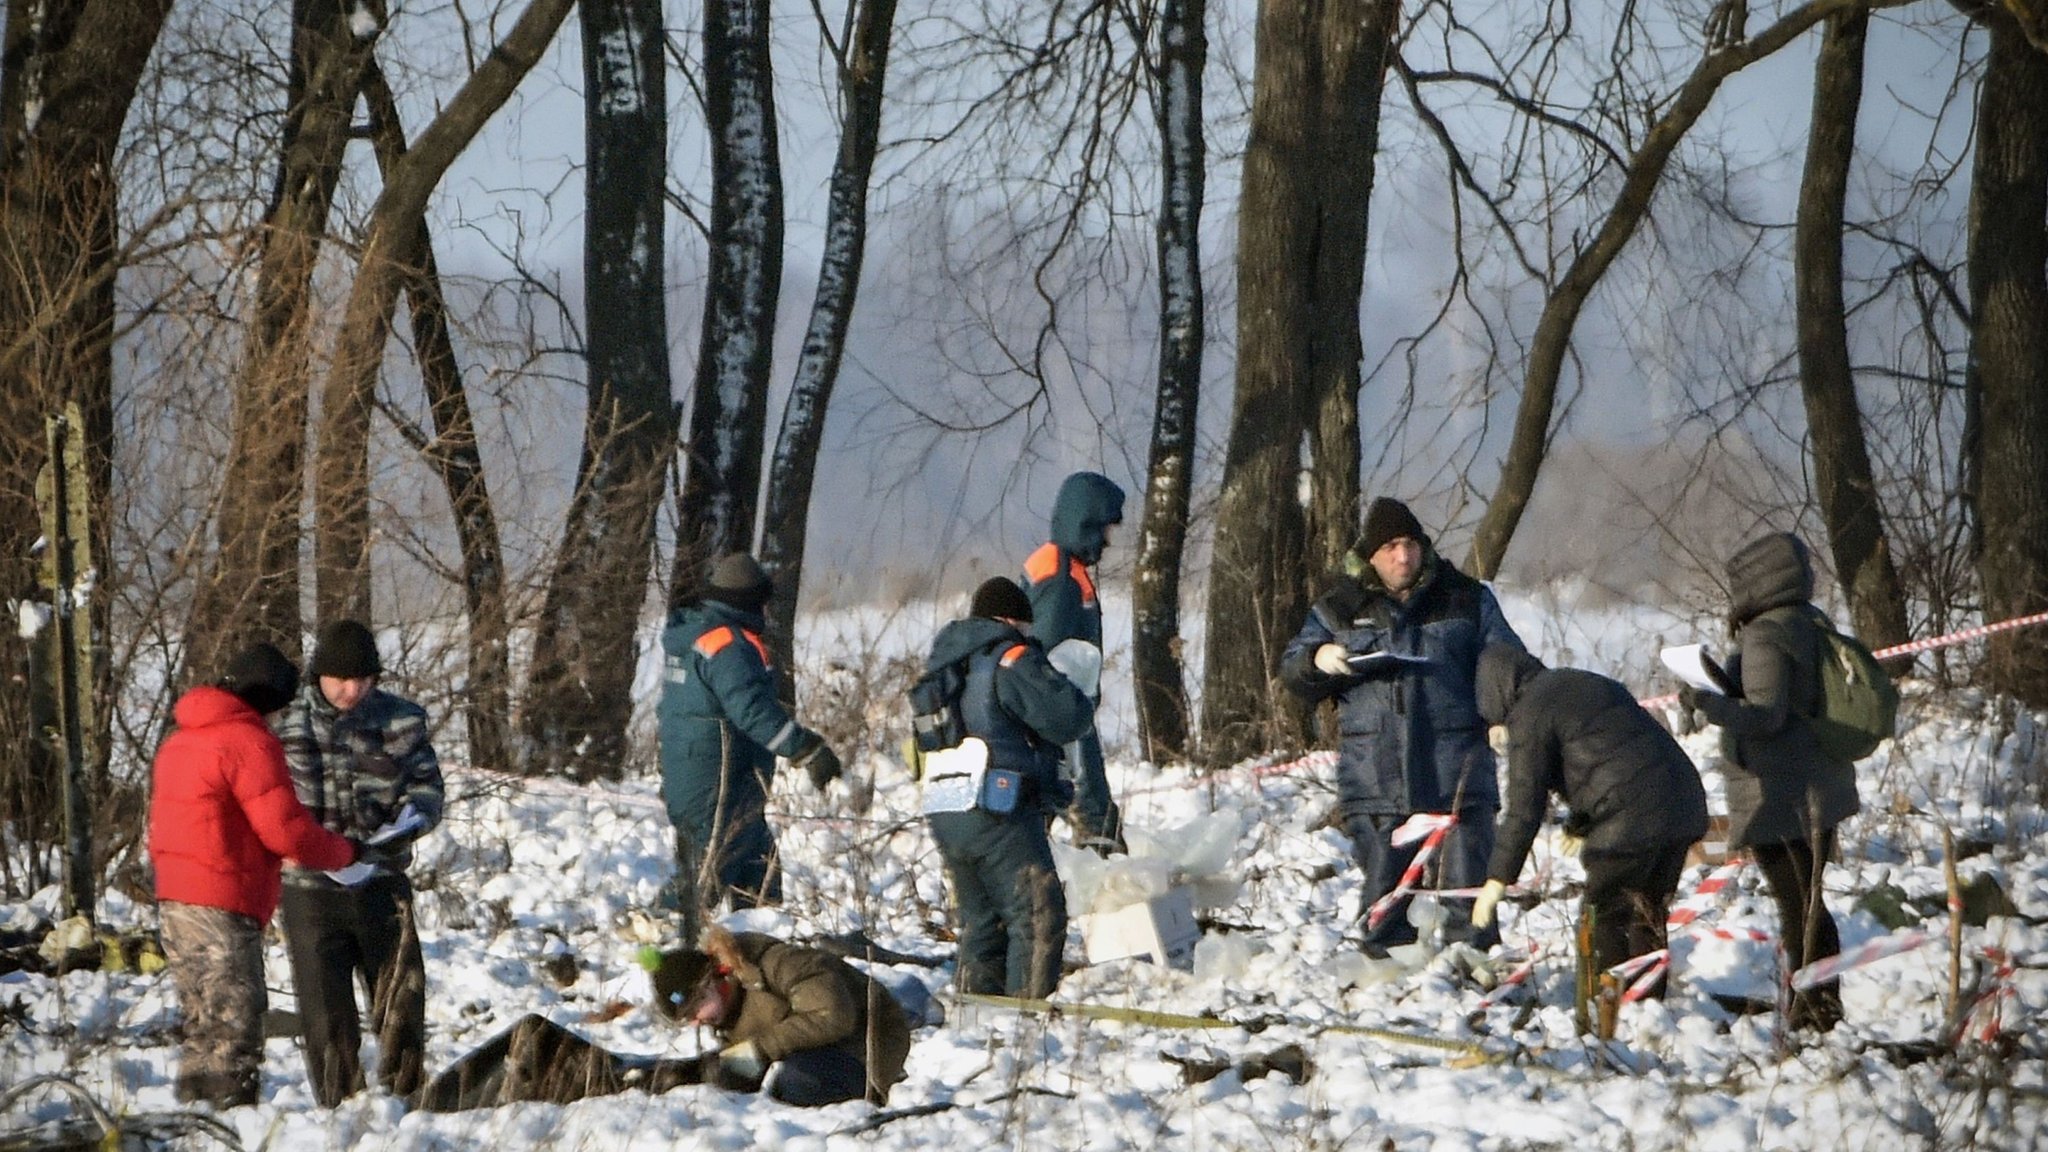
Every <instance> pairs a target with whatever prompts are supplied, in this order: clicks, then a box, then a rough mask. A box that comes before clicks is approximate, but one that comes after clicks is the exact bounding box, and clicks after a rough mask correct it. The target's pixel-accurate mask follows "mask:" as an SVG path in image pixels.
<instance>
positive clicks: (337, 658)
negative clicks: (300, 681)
mask: <svg viewBox="0 0 2048 1152" xmlns="http://www.w3.org/2000/svg"><path fill="white" fill-rule="evenodd" d="M383 671H384V662H383V661H382V660H379V659H378V658H377V638H376V637H375V636H373V635H371V634H370V629H369V628H368V626H366V625H364V624H363V623H362V622H361V621H359V620H336V621H335V622H334V623H332V624H329V625H328V626H327V627H325V628H322V629H321V630H320V638H319V639H318V640H317V641H315V642H314V644H313V659H312V661H311V662H310V663H308V664H307V665H306V674H307V675H308V676H332V677H334V678H336V679H338V680H354V679H357V678H359V677H363V676H376V675H380V674H381V673H382V672H383Z"/></svg>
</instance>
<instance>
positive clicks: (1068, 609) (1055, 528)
mask: <svg viewBox="0 0 2048 1152" xmlns="http://www.w3.org/2000/svg"><path fill="white" fill-rule="evenodd" d="M1123 519H1124V490H1123V489H1122V488H1121V487H1118V486H1117V484H1116V482H1115V481H1113V480H1111V479H1110V478H1109V477H1107V476H1104V475H1101V474H1100V473H1096V472H1076V473H1074V474H1073V475H1071V476H1068V477H1067V478H1066V479H1065V480H1064V481H1062V482H1061V483H1060V489H1059V493H1058V494H1057V495H1056V496H1054V497H1053V505H1052V530H1051V536H1050V539H1048V540H1047V541H1046V542H1045V543H1044V544H1042V545H1040V546H1039V547H1038V548H1037V550H1035V551H1033V552H1032V553H1031V555H1030V556H1029V557H1028V558H1026V559H1025V561H1024V580H1023V586H1024V591H1025V592H1026V594H1027V595H1028V596H1029V597H1030V600H1031V611H1032V628H1033V634H1034V635H1035V636H1036V637H1037V638H1038V641H1039V643H1041V644H1042V645H1044V647H1045V651H1046V654H1047V658H1048V659H1050V660H1051V661H1052V665H1053V667H1054V668H1057V669H1059V671H1060V673H1061V674H1062V675H1064V676H1066V677H1067V678H1068V679H1069V680H1071V681H1073V682H1074V684H1075V686H1077V687H1078V688H1080V689H1081V692H1082V694H1083V695H1085V696H1087V697H1088V699H1089V700H1090V701H1091V702H1099V701H1100V700H1101V699H1102V686H1101V679H1102V660H1103V649H1102V604H1101V601H1100V600H1099V599H1098V595H1097V587H1096V583H1095V566H1096V565H1097V564H1099V563H1101V561H1102V553H1103V550H1104V549H1106V548H1108V547H1109V546H1110V543H1111V538H1112V536H1113V534H1114V529H1115V528H1116V526H1117V525H1119V524H1121V523H1123ZM1066 771H1067V775H1068V778H1069V779H1071V780H1072V781H1073V783H1074V802H1073V805H1072V807H1071V808H1070V809H1069V810H1068V812H1067V820H1068V823H1069V824H1070V825H1071V826H1072V827H1073V830H1074V836H1075V839H1076V842H1077V843H1079V844H1081V845H1083V846H1086V847H1090V848H1094V849H1095V850H1097V851H1098V852H1101V853H1105V854H1106V853H1108V852H1122V851H1124V850H1125V848H1124V838H1123V813H1122V811H1121V810H1120V809H1118V807H1117V804H1116V799H1115V797H1113V796H1111V795H1110V791H1109V777H1108V774H1107V772H1106V770H1105V768H1104V765H1103V760H1102V740H1101V738H1100V737H1099V736H1098V735H1097V734H1096V731H1095V726H1094V723H1093V722H1092V720H1091V722H1090V724H1089V726H1088V731H1087V732H1086V733H1084V734H1083V735H1082V736H1080V737H1079V738H1078V739H1076V740H1075V741H1074V742H1073V744H1072V746H1071V747H1069V748H1068V749H1067V750H1066Z"/></svg>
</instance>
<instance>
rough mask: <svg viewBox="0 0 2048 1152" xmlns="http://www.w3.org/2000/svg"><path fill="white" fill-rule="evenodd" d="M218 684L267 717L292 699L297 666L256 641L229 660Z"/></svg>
mask: <svg viewBox="0 0 2048 1152" xmlns="http://www.w3.org/2000/svg"><path fill="white" fill-rule="evenodd" d="M220 686H221V687H222V688H225V689H227V690H228V691H230V692H232V693H234V694H235V695H236V696H238V697H240V698H241V700H242V703H244V704H247V705H248V706H249V707H251V708H254V709H255V710H256V711H257V712H259V713H261V714H263V715H265V716H268V715H269V714H271V713H272V712H275V711H277V710H278V709H280V708H282V707H284V706H285V705H287V704H289V703H291V702H292V697H293V696H296V695H298V691H299V669H298V665H296V664H293V663H292V662H291V658H290V657H288V656H286V655H285V654H284V653H283V652H280V651H278V650H277V647H276V646H275V645H272V644H265V643H262V642H260V641H259V642H257V643H255V644H251V645H249V646H248V647H247V648H244V649H242V650H241V651H240V652H237V653H235V655H234V658H233V659H230V660H229V661H228V667H227V671H226V672H225V673H223V674H222V676H221V678H220Z"/></svg>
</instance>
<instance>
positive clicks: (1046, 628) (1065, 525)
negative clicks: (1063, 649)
mask: <svg viewBox="0 0 2048 1152" xmlns="http://www.w3.org/2000/svg"><path fill="white" fill-rule="evenodd" d="M1123 518H1124V490H1123V489H1122V488H1120V487H1118V486H1117V484H1116V482H1115V481H1113V480H1111V479H1109V478H1108V477H1107V476H1103V475H1100V474H1099V473H1095V472H1076V473H1074V474H1073V475H1072V476H1069V477H1067V478H1066V480H1065V481H1064V482H1063V483H1061V484H1060V491H1059V495H1058V496H1055V497H1054V498H1053V503H1052V539H1050V540H1049V541H1047V542H1046V543H1045V544H1043V545H1041V546H1040V547H1039V548H1038V550H1037V551H1035V552H1033V553H1032V554H1031V555H1030V557H1029V558H1028V559H1026V560H1025V561H1024V591H1025V592H1026V593H1027V594H1028V595H1029V596H1030V597H1031V634H1032V635H1033V636H1035V637H1037V639H1038V641H1039V643H1041V644H1043V645H1045V647H1046V649H1047V650H1048V651H1050V650H1051V649H1053V648H1055V647H1057V646H1058V645H1059V643H1060V642H1061V641H1063V640H1085V641H1087V642H1088V643H1090V644H1093V645H1094V646H1095V647H1096V648H1098V649H1099V648H1101V647H1102V604H1101V602H1100V601H1099V600H1097V598H1096V592H1095V577H1094V575H1093V574H1092V573H1091V572H1090V571H1089V570H1090V569H1091V568H1092V567H1093V566H1094V565H1095V564H1096V563H1098V562H1099V561H1100V560H1101V559H1102V549H1103V547H1104V544H1105V539H1104V535H1103V529H1104V527H1105V526H1107V525H1110V524H1116V523H1120V522H1121V521H1122V520H1123Z"/></svg>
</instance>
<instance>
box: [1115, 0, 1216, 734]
mask: <svg viewBox="0 0 2048 1152" xmlns="http://www.w3.org/2000/svg"><path fill="white" fill-rule="evenodd" d="M1207 13H1208V5H1207V3H1206V0H1166V2H1165V5H1164V7H1163V9H1162V10H1161V13H1160V20H1159V66H1158V74H1157V78H1156V82H1155V84H1154V86H1153V87H1154V97H1153V104H1154V112H1155V113H1156V117H1157V119H1158V122H1159V146H1160V164H1159V168H1160V173H1159V182H1160V194H1159V225H1158V244H1159V385H1158V398H1157V400H1156V401H1155V403H1154V406H1153V410H1152V447H1151V451H1150V454H1149V456H1148V457H1147V461H1146V466H1145V510H1144V518H1143V520H1142V521H1141V523H1140V527H1139V533H1138V560H1137V565H1136V568H1135V569H1134V570H1133V572H1132V574H1131V670H1132V680H1133V681H1134V683H1135V685H1136V688H1137V699H1138V736H1139V739H1140V740H1141V741H1142V747H1143V748H1144V752H1145V757H1146V759H1148V760H1152V761H1154V762H1159V761H1163V760H1167V759H1173V758H1179V757H1183V756H1186V755H1187V752H1188V735H1189V732H1190V721H1191V717H1190V715H1189V711H1190V705H1189V701H1188V691H1187V680H1186V670H1185V668H1184V666H1183V664H1182V662H1181V638H1180V582H1181V561H1182V558H1183V557H1184V556H1185V554H1186V551H1187V535H1188V498H1189V494H1188V486H1189V484H1190V483H1191V482H1192V481H1193V479H1194V464H1195V427H1196V412H1197V410H1198V408H1199V404H1200V400H1201V394H1202V349H1203V347H1204V344H1205V331H1204V316H1203V310H1204V308H1205V307H1206V305H1205V303H1204V295H1203V290H1202V243H1201V228H1202V202H1203V194H1204V184H1205V181H1206V179H1207V167H1206V162H1205V156H1204V152H1205V144H1204V137H1203V133H1202V72H1203V69H1204V68H1205V67H1206V65H1207V63H1208V54H1209V39H1208V34H1207V31H1206V30H1205V28H1204V26H1203V25H1204V22H1205V20H1206V19H1207Z"/></svg>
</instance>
